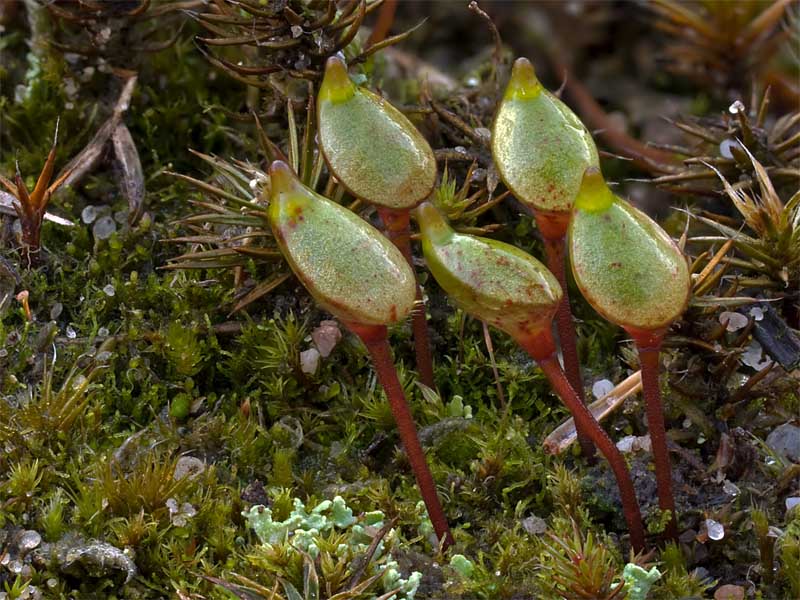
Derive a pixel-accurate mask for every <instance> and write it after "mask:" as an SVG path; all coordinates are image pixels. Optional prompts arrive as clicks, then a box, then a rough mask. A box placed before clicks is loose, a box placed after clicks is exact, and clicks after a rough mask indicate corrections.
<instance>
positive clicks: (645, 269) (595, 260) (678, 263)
mask: <svg viewBox="0 0 800 600" xmlns="http://www.w3.org/2000/svg"><path fill="white" fill-rule="evenodd" d="M569 233H570V258H571V262H572V271H573V273H574V275H575V281H576V282H577V283H578V287H579V288H580V290H581V293H582V294H583V295H584V297H585V298H586V299H587V300H588V301H589V303H590V304H591V305H592V306H593V307H594V308H595V310H597V312H599V313H600V314H601V315H603V316H604V317H605V318H606V319H608V320H609V321H611V322H612V323H616V324H617V325H619V326H621V327H623V328H624V329H625V330H626V331H627V332H628V333H629V334H630V335H631V337H632V338H633V339H634V341H635V342H636V345H637V348H638V350H639V358H640V362H641V365H642V386H643V388H644V396H645V401H646V403H647V420H648V427H649V429H650V438H651V441H652V444H653V458H654V460H655V464H656V478H657V481H658V495H659V507H660V508H661V510H663V511H670V512H671V514H672V515H673V517H672V519H671V522H670V524H669V525H668V527H667V534H668V535H669V536H670V537H673V538H674V537H675V536H676V535H677V523H676V520H675V516H674V515H675V514H676V513H675V500H674V498H673V495H672V479H671V469H670V461H669V453H668V451H667V444H666V433H665V429H664V414H663V409H662V405H661V392H660V390H659V385H658V369H659V360H658V356H659V350H660V347H661V340H662V339H663V337H664V333H665V332H666V330H667V329H668V328H669V326H670V325H671V324H672V322H673V321H674V320H675V319H677V318H678V317H679V316H680V315H681V313H682V312H683V311H684V309H685V308H686V305H687V303H688V301H689V292H690V287H691V279H690V277H689V269H688V267H687V265H686V260H685V259H684V257H683V254H682V253H681V251H680V249H679V248H678V247H677V246H676V245H675V243H674V242H673V241H672V239H671V238H670V237H669V236H668V235H667V233H666V232H664V230H663V229H661V228H660V227H659V226H658V225H657V224H656V223H655V222H654V221H653V220H652V219H650V217H648V216H647V215H645V214H644V213H643V212H641V211H639V210H637V209H635V208H634V207H632V206H631V205H630V204H628V203H627V202H625V201H623V200H622V199H620V198H618V197H617V196H615V195H614V194H613V193H612V192H611V190H610V189H609V188H608V186H607V185H606V182H605V180H604V179H603V175H602V174H601V173H600V170H599V169H597V168H594V167H590V168H588V169H586V173H585V175H584V177H583V183H582V184H581V189H580V192H579V194H578V197H577V198H576V200H575V209H574V214H573V217H572V223H571V225H570V231H569Z"/></svg>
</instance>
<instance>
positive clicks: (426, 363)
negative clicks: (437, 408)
mask: <svg viewBox="0 0 800 600" xmlns="http://www.w3.org/2000/svg"><path fill="white" fill-rule="evenodd" d="M378 214H379V215H380V216H381V220H382V221H383V224H384V226H385V227H386V234H387V237H388V238H389V239H390V240H392V242H394V245H395V246H397V248H398V249H399V250H400V252H402V253H403V256H404V257H405V259H406V261H408V264H409V265H410V266H411V270H412V271H414V279H415V281H416V285H417V300H416V303H415V306H414V311H413V312H412V313H411V331H412V333H413V334H414V354H415V360H416V363H417V371H418V372H419V380H420V381H421V382H422V383H423V384H425V385H426V386H428V387H429V388H431V389H434V390H435V389H436V381H435V380H434V377H433V354H432V353H431V343H430V334H429V332H428V321H427V318H426V315H425V303H424V302H423V301H422V287H421V286H420V285H419V281H417V279H416V278H417V274H416V271H415V270H414V262H413V256H412V254H411V228H410V220H411V215H410V213H409V211H408V210H391V209H386V208H382V207H379V208H378Z"/></svg>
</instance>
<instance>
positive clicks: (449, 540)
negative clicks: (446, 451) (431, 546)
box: [347, 323, 453, 549]
mask: <svg viewBox="0 0 800 600" xmlns="http://www.w3.org/2000/svg"><path fill="white" fill-rule="evenodd" d="M347 327H348V328H349V329H350V331H352V332H353V333H355V334H356V335H357V336H358V337H359V338H361V341H363V342H364V345H365V346H366V347H367V351H368V352H369V354H370V357H371V358H372V363H373V365H374V366H375V372H376V373H377V375H378V381H380V383H381V385H382V386H383V389H384V390H385V391H386V396H387V398H388V399H389V405H390V406H391V408H392V414H393V415H394V420H395V422H396V423H397V429H398V430H399V431H400V439H401V440H402V442H403V448H404V449H405V451H406V456H408V462H409V463H411V469H412V470H413V471H414V476H415V477H416V479H417V486H418V487H419V491H420V494H422V499H423V501H424V502H425V506H426V508H427V509H428V516H429V517H430V519H431V523H432V524H433V529H434V530H435V531H436V536H437V537H438V538H439V543H440V544H441V546H442V548H443V549H447V548H448V547H449V546H450V545H452V544H453V536H452V534H451V533H450V527H449V525H448V524H447V518H446V517H445V514H444V510H443V509H442V505H441V503H440V502H439V496H438V495H437V493H436V484H435V483H434V481H433V476H432V475H431V471H430V469H429V468H428V462H427V461H426V459H425V452H424V451H423V449H422V445H421V444H420V443H419V437H417V428H416V425H415V423H414V417H413V416H412V415H411V409H410V408H409V406H408V402H407V401H406V397H405V394H404V393H403V387H402V386H401V385H400V380H399V379H398V377H397V370H396V369H395V366H394V363H393V362H392V355H391V354H392V353H391V348H390V347H389V341H388V339H387V332H386V327H385V326H384V325H362V324H358V323H347Z"/></svg>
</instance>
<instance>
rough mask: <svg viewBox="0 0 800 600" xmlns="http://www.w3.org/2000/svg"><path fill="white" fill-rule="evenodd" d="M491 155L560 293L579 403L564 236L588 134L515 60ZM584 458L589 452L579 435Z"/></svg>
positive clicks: (593, 155) (562, 330)
mask: <svg viewBox="0 0 800 600" xmlns="http://www.w3.org/2000/svg"><path fill="white" fill-rule="evenodd" d="M492 155H493V157H494V162H495V165H497V171H498V172H499V173H500V176H501V178H502V179H503V181H504V183H505V184H506V187H507V188H508V189H509V190H511V191H512V193H513V194H514V196H515V197H516V198H517V199H518V200H519V201H520V202H522V203H523V204H524V205H525V206H526V207H527V208H528V209H529V210H530V211H531V212H533V214H534V216H535V217H536V223H537V225H538V227H539V231H540V232H541V234H542V238H543V240H544V243H545V250H546V251H547V266H548V267H549V268H550V270H551V271H552V272H553V274H554V275H555V276H556V278H557V279H558V281H559V283H560V284H561V287H562V288H563V289H564V298H563V299H562V301H561V305H560V306H559V311H558V315H557V318H558V320H557V326H558V333H559V338H560V340H561V350H562V354H563V356H564V368H565V370H566V372H567V376H568V377H569V380H570V383H571V384H572V386H573V387H574V388H575V389H576V391H577V392H578V395H579V396H580V397H581V399H582V400H583V399H584V398H583V381H582V378H581V371H580V363H579V361H578V352H577V342H576V336H575V324H574V322H573V320H572V314H571V312H570V308H569V297H568V296H567V280H566V274H565V267H564V264H565V257H566V235H567V228H568V226H569V219H570V215H571V212H572V205H573V202H574V201H575V197H576V196H577V194H578V190H579V189H580V184H581V178H582V177H583V172H584V171H585V170H586V168H587V167H588V166H593V165H594V166H596V165H598V164H599V163H598V160H599V159H598V156H597V148H596V147H595V144H594V140H592V136H591V135H590V134H589V131H588V130H587V129H586V127H584V125H583V123H581V121H580V119H578V117H577V116H575V114H574V113H573V112H572V111H571V110H570V109H569V107H568V106H567V105H566V104H564V103H563V102H561V100H559V99H558V98H556V97H555V96H554V95H553V94H551V93H550V92H548V91H547V90H546V89H544V87H543V86H542V84H541V83H540V82H539V80H538V79H537V77H536V72H535V71H534V68H533V65H532V64H531V63H530V61H529V60H528V59H526V58H518V59H517V60H516V61H515V62H514V67H513V69H512V71H511V79H510V80H509V82H508V85H507V86H506V90H505V93H504V95H503V99H502V101H501V102H500V106H499V108H498V110H497V115H496V116H495V120H494V124H493V126H492ZM578 433H579V440H580V442H581V448H582V449H583V452H584V455H587V456H590V455H591V454H592V452H593V449H592V448H591V445H590V444H589V443H588V440H586V435H585V432H581V431H579V432H578Z"/></svg>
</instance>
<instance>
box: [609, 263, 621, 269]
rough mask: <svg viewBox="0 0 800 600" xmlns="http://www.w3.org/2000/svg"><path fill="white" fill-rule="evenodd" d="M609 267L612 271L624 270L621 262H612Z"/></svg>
mask: <svg viewBox="0 0 800 600" xmlns="http://www.w3.org/2000/svg"><path fill="white" fill-rule="evenodd" d="M609 266H610V267H611V268H612V269H621V268H622V263H621V262H612V263H611V264H610V265H609Z"/></svg>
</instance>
